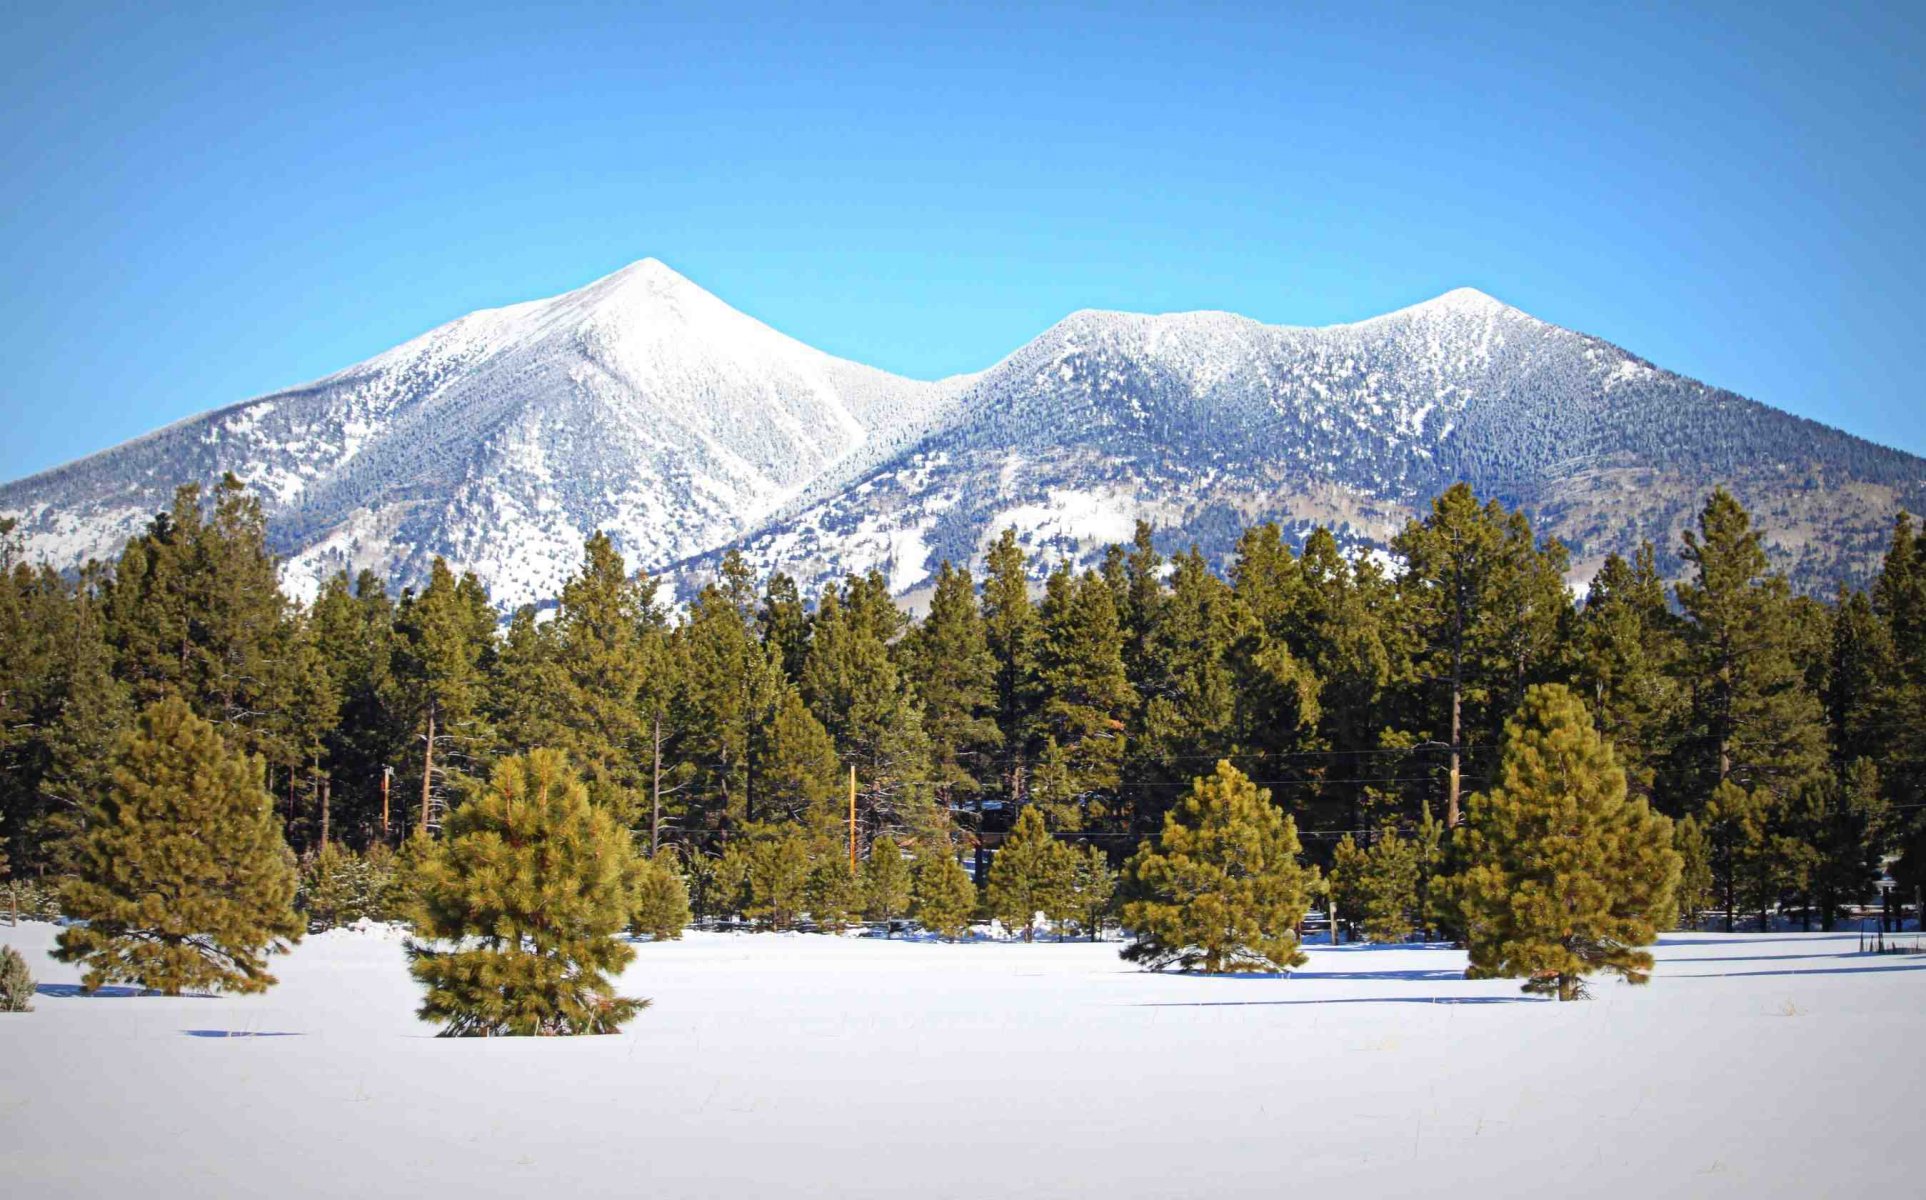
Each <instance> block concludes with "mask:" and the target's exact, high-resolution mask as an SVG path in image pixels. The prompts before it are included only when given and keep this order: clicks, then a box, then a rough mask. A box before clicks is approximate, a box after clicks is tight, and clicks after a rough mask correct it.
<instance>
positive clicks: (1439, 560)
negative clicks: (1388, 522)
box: [1392, 483, 1571, 827]
mask: <svg viewBox="0 0 1926 1200" xmlns="http://www.w3.org/2000/svg"><path fill="white" fill-rule="evenodd" d="M1392 549H1393V550H1395V551H1396V552H1397V553H1398V554H1400V555H1401V556H1403V558H1404V560H1405V571H1404V574H1403V576H1402V577H1401V578H1400V580H1399V584H1400V590H1401V591H1402V593H1403V604H1404V609H1405V611H1406V613H1407V615H1408V616H1409V618H1410V619H1411V621H1412V622H1413V625H1414V628H1415V629H1416V631H1417V633H1418V635H1419V638H1420V645H1421V649H1420V652H1419V656H1418V662H1417V664H1416V666H1417V670H1418V673H1419V676H1420V679H1421V680H1423V681H1425V682H1427V683H1429V684H1431V685H1434V687H1433V688H1432V689H1428V690H1431V691H1432V692H1433V694H1441V695H1442V697H1443V700H1444V704H1443V711H1442V714H1441V719H1440V720H1438V722H1437V725H1436V726H1434V728H1437V729H1438V731H1439V733H1440V734H1442V736H1443V740H1444V741H1445V743H1446V747H1447V753H1448V755H1449V758H1450V761H1449V766H1448V770H1447V773H1446V781H1445V825H1446V826H1447V827H1455V826H1456V825H1457V824H1458V820H1459V815H1460V813H1459V809H1460V804H1459V800H1460V790H1461V786H1462V784H1461V781H1462V775H1463V765H1464V761H1465V758H1466V755H1467V748H1466V744H1465V743H1466V740H1467V738H1466V731H1467V730H1471V731H1476V732H1477V733H1478V734H1479V735H1481V738H1482V740H1484V741H1486V742H1489V740H1490V739H1492V738H1493V737H1495V735H1496V734H1497V732H1498V730H1499V729H1500V728H1501V727H1502V726H1503V724H1504V721H1505V719H1506V717H1507V716H1508V715H1509V713H1510V712H1511V710H1512V708H1513V707H1515V706H1516V705H1517V703H1518V702H1519V701H1520V699H1521V698H1522V697H1523V694H1524V690H1525V688H1526V686H1527V685H1529V684H1531V683H1533V682H1536V681H1537V680H1539V679H1540V678H1542V677H1544V676H1545V675H1546V673H1547V672H1548V671H1549V670H1550V669H1551V668H1552V667H1553V666H1554V665H1555V652H1556V650H1557V644H1558V636H1559V633H1560V631H1561V629H1562V627H1563V623H1564V622H1565V620H1566V619H1567V618H1568V617H1569V614H1570V610H1571V604H1570V600H1569V598H1568V597H1567V595H1566V592H1565V580H1564V575H1565V567H1566V565H1567V555H1566V553H1565V549H1564V547H1563V546H1561V545H1559V544H1558V542H1556V541H1552V542H1549V543H1547V544H1546V545H1545V546H1544V547H1542V548H1541V547H1539V546H1538V545H1537V543H1536V542H1535V541H1534V539H1533V536H1532V531H1531V525H1530V523H1529V522H1527V521H1526V519H1525V517H1524V514H1523V513H1518V512H1507V511H1506V509H1505V508H1504V506H1503V505H1501V504H1499V503H1498V502H1497V501H1496V500H1493V501H1491V502H1490V503H1488V504H1485V505H1483V506H1481V505H1479V503H1478V499H1477V497H1476V496H1475V495H1473V494H1472V491H1471V488H1470V487H1469V486H1468V485H1466V484H1463V483H1459V484H1454V485H1453V486H1452V487H1450V488H1449V489H1447V490H1446V491H1445V492H1444V493H1443V494H1442V495H1440V496H1439V497H1438V498H1437V499H1435V500H1433V501H1432V502H1431V511H1430V513H1429V514H1428V515H1427V516H1426V518H1425V519H1424V520H1423V521H1422V522H1419V521H1413V522H1412V523H1411V524H1410V525H1408V526H1406V527H1405V530H1404V532H1402V533H1400V534H1399V535H1398V536H1397V537H1396V538H1395V539H1394V540H1393V542H1392ZM1431 711H1433V712H1436V711H1437V710H1436V709H1435V708H1434V709H1432V710H1431Z"/></svg>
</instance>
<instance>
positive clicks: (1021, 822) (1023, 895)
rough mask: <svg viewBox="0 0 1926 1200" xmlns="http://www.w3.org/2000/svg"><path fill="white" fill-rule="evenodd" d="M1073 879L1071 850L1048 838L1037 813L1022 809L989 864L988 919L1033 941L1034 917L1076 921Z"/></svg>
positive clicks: (1046, 830)
mask: <svg viewBox="0 0 1926 1200" xmlns="http://www.w3.org/2000/svg"><path fill="white" fill-rule="evenodd" d="M1075 873H1076V863H1075V859H1074V856H1073V854H1072V852H1071V850H1070V848H1069V847H1068V846H1065V845H1063V844H1062V843H1061V842H1058V841H1057V840H1056V839H1055V838H1053V837H1051V836H1050V832H1049V830H1048V829H1047V828H1045V826H1044V823H1043V815H1042V814H1041V813H1039V812H1038V811H1037V810H1036V809H1035V808H1034V807H1031V808H1025V809H1024V810H1023V812H1022V813H1021V814H1020V815H1019V816H1018V817H1017V822H1016V827H1015V828H1014V829H1012V830H1011V831H1010V835H1009V837H1008V838H1007V839H1006V840H1005V841H1004V843H1003V845H1002V847H1001V848H1000V849H998V850H997V852H996V857H995V858H994V859H992V860H991V862H990V879H989V890H988V899H989V906H990V915H991V916H992V917H994V918H996V919H997V920H998V921H1001V922H1002V923H1003V926H1004V928H1006V929H1020V930H1022V931H1023V940H1024V941H1026V942H1027V941H1031V940H1033V939H1034V938H1035V937H1036V920H1037V914H1039V913H1041V914H1043V916H1044V917H1045V919H1048V920H1062V919H1066V918H1068V917H1071V916H1074V915H1075V913H1076V895H1075V890H1074V889H1075Z"/></svg>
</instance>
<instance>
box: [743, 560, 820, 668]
mask: <svg viewBox="0 0 1926 1200" xmlns="http://www.w3.org/2000/svg"><path fill="white" fill-rule="evenodd" d="M756 632H757V633H758V634H759V635H760V636H761V638H762V644H763V646H764V647H765V648H767V649H768V651H769V653H770V656H771V657H772V658H773V659H774V660H775V662H776V665H777V666H778V667H780V668H781V670H782V675H783V678H784V679H787V680H788V681H789V682H790V683H792V684H793V683H796V682H798V681H800V680H801V679H802V665H803V655H804V654H805V653H806V652H807V651H808V649H809V614H808V612H807V611H806V610H805V609H804V608H803V602H802V592H801V590H799V589H798V588H797V587H796V581H795V580H794V579H791V578H790V577H789V576H788V575H785V574H783V573H782V572H781V571H778V572H776V573H775V574H774V575H771V576H770V577H769V583H768V584H767V585H766V586H765V587H764V588H763V593H762V610H761V611H760V612H758V613H757V614H756Z"/></svg>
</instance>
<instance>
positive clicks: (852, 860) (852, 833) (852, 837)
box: [849, 763, 856, 875]
mask: <svg viewBox="0 0 1926 1200" xmlns="http://www.w3.org/2000/svg"><path fill="white" fill-rule="evenodd" d="M849 873H850V874H851V875H854V874H855V873H856V764H855V763H851V764H849Z"/></svg>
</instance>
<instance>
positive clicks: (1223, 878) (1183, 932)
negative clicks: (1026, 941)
mask: <svg viewBox="0 0 1926 1200" xmlns="http://www.w3.org/2000/svg"><path fill="white" fill-rule="evenodd" d="M1301 849H1302V848H1301V847H1300V845H1299V844H1298V839H1297V823H1296V822H1295V821H1293V820H1292V819H1291V818H1290V817H1288V816H1286V815H1285V814H1284V813H1282V812H1280V811H1278V809H1277V808H1276V806H1274V805H1273V804H1272V803H1271V797H1270V793H1269V792H1267V791H1265V790H1263V789H1261V788H1259V787H1257V786H1256V785H1255V784H1253V783H1251V781H1250V780H1249V779H1248V778H1246V777H1245V775H1244V773H1243V772H1242V771H1239V770H1238V769H1237V768H1236V767H1233V766H1231V765H1230V764H1229V763H1227V762H1220V763H1218V764H1217V770H1216V771H1215V772H1214V773H1213V774H1210V775H1206V776H1202V777H1200V778H1198V779H1197V780H1196V781H1195V782H1194V783H1193V784H1192V785H1191V789H1190V791H1189V792H1187V793H1186V794H1185V795H1184V798H1183V799H1182V800H1181V801H1179V802H1178V803H1177V805H1176V806H1175V807H1174V808H1172V809H1171V810H1170V812H1169V813H1168V814H1167V815H1166V816H1165V817H1164V827H1163V831H1162V833H1161V834H1160V835H1159V836H1158V838H1157V840H1156V842H1155V843H1145V844H1144V845H1143V846H1142V847H1141V848H1140V849H1139V850H1138V851H1137V853H1136V854H1135V855H1134V856H1133V857H1132V858H1131V860H1130V862H1129V863H1128V865H1126V867H1125V868H1124V881H1125V882H1124V886H1125V890H1126V894H1127V895H1129V896H1130V897H1131V899H1130V900H1129V901H1128V902H1127V903H1125V905H1124V907H1123V913H1122V921H1123V927H1124V930H1125V932H1126V933H1128V934H1129V935H1130V939H1131V940H1130V944H1129V945H1127V946H1126V947H1124V950H1123V957H1124V958H1125V959H1127V960H1129V961H1131V962H1137V963H1143V964H1145V965H1146V966H1148V967H1149V968H1151V969H1152V970H1162V969H1163V968H1165V967H1168V966H1173V965H1174V966H1177V967H1180V968H1182V969H1183V970H1186V971H1189V970H1193V969H1194V970H1201V971H1203V972H1204V973H1205V974H1208V975H1216V974H1221V973H1225V972H1240V971H1288V970H1290V969H1291V968H1292V967H1297V966H1301V965H1303V963H1304V961H1305V959H1304V955H1303V953H1302V952H1301V951H1300V950H1299V949H1298V941H1297V925H1298V922H1300V921H1302V920H1303V919H1304V914H1305V913H1306V912H1307V911H1309V908H1310V893H1311V889H1312V887H1313V884H1314V881H1315V878H1316V877H1315V873H1314V872H1312V871H1310V870H1307V869H1306V868H1305V867H1304V866H1303V865H1302V864H1300V863H1299V862H1298V854H1299V853H1300V851H1301Z"/></svg>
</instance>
